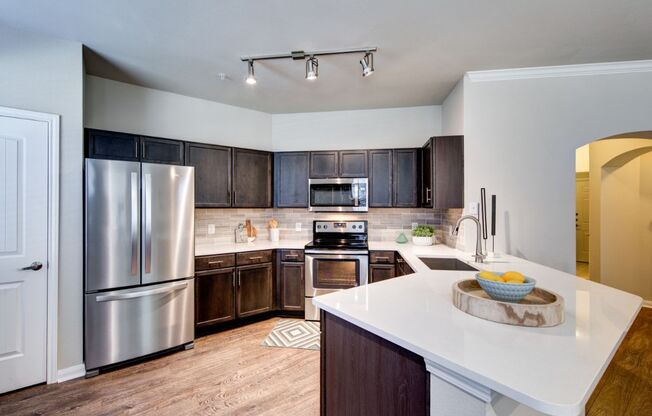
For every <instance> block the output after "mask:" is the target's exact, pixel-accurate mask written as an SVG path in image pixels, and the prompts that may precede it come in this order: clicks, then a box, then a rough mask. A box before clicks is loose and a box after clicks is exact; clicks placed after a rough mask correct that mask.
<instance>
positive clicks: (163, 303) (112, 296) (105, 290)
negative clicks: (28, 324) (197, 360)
mask: <svg viewBox="0 0 652 416" xmlns="http://www.w3.org/2000/svg"><path fill="white" fill-rule="evenodd" d="M84 198H85V201H84V204H85V206H84V208H85V212H84V215H85V218H84V233H85V250H84V276H85V296H84V303H85V305H84V311H85V317H84V318H85V319H84V360H85V365H86V371H87V374H89V375H91V374H94V373H96V372H97V369H98V368H100V367H104V366H107V365H110V364H114V363H118V362H121V361H126V360H130V359H133V358H137V357H141V356H144V355H147V354H151V353H155V352H158V351H162V350H166V349H168V348H172V347H175V346H179V345H183V344H186V345H189V346H190V345H192V344H191V343H192V342H193V338H194V280H193V276H194V269H195V237H194V235H195V232H194V231H195V230H194V228H195V227H194V222H195V219H194V218H195V217H194V208H195V173H194V168H192V167H186V166H173V165H159V164H151V163H139V162H124V161H115V160H99V159H86V161H85V195H84Z"/></svg>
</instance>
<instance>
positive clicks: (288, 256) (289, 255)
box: [285, 254, 299, 259]
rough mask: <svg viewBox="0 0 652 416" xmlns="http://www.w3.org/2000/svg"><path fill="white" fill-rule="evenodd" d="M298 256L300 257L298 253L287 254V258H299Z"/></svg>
mask: <svg viewBox="0 0 652 416" xmlns="http://www.w3.org/2000/svg"><path fill="white" fill-rule="evenodd" d="M298 257H299V256H298V255H296V254H286V255H285V258H286V259H296V258H298Z"/></svg>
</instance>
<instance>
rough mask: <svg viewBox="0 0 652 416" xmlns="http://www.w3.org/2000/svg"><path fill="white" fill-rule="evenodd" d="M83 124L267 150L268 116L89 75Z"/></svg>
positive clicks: (269, 148)
mask: <svg viewBox="0 0 652 416" xmlns="http://www.w3.org/2000/svg"><path fill="white" fill-rule="evenodd" d="M84 95H85V105H84V107H85V110H86V113H85V117H84V126H85V127H91V128H96V129H104V130H115V131H122V132H128V133H136V134H143V135H149V136H160V137H167V138H172V139H181V140H189V141H197V142H202V143H215V144H222V145H226V146H237V147H249V148H255V149H261V150H271V147H272V142H271V131H272V116H271V115H270V114H267V113H262V112H260V111H254V110H249V109H246V108H241V107H235V106H232V105H226V104H221V103H217V102H214V101H208V100H202V99H199V98H193V97H187V96H185V95H179V94H173V93H170V92H166V91H160V90H154V89H151V88H144V87H139V86H136V85H131V84H125V83H122V82H117V81H112V80H108V79H104V78H99V77H95V76H91V75H88V76H87V77H86V86H85V94H84Z"/></svg>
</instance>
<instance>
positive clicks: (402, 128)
mask: <svg viewBox="0 0 652 416" xmlns="http://www.w3.org/2000/svg"><path fill="white" fill-rule="evenodd" d="M440 133H441V107H440V106H421V107H402V108H384V109H376V110H353V111H328V112H316V113H294V114H274V115H273V116H272V146H273V149H274V150H276V151H284V150H332V149H365V148H375V149H382V148H393V147H421V146H423V144H424V143H425V142H426V141H427V140H428V138H429V137H431V136H435V135H438V134H440Z"/></svg>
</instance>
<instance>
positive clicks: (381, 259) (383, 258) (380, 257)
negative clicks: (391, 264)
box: [376, 256, 389, 261]
mask: <svg viewBox="0 0 652 416" xmlns="http://www.w3.org/2000/svg"><path fill="white" fill-rule="evenodd" d="M376 260H378V261H389V257H382V256H378V257H376Z"/></svg>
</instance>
